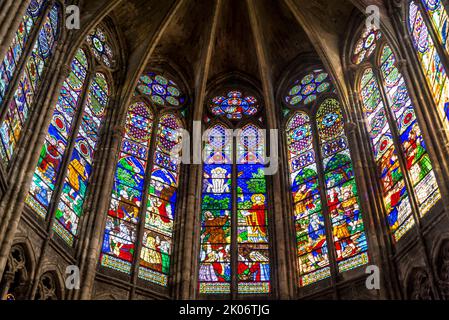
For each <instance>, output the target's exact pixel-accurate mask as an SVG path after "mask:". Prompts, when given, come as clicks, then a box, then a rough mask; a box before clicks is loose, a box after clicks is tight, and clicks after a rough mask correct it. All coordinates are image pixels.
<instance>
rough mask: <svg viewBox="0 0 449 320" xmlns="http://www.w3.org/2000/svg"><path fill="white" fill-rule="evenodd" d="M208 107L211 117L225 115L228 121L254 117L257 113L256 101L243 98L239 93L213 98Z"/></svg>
mask: <svg viewBox="0 0 449 320" xmlns="http://www.w3.org/2000/svg"><path fill="white" fill-rule="evenodd" d="M209 107H210V110H211V112H212V114H213V115H215V116H223V115H225V116H226V117H227V118H228V119H230V120H240V119H242V118H243V116H254V115H255V114H256V113H257V112H258V111H259V103H258V101H257V99H256V98H255V97H253V96H245V95H244V94H243V93H242V92H240V91H230V92H228V93H227V95H226V96H217V97H215V98H214V99H212V101H211V102H210V106H209Z"/></svg>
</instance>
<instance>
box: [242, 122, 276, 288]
mask: <svg viewBox="0 0 449 320" xmlns="http://www.w3.org/2000/svg"><path fill="white" fill-rule="evenodd" d="M264 158H265V137H264V133H263V131H262V130H261V129H260V128H259V127H257V126H255V125H253V124H249V125H246V126H245V127H243V129H242V130H241V131H240V133H239V135H238V137H237V181H236V182H237V221H238V225H237V244H238V245H237V246H238V252H237V256H238V258H237V260H238V262H237V264H238V266H237V270H236V271H237V278H238V289H237V290H238V293H240V294H267V293H270V292H271V287H270V257H269V239H268V207H267V202H268V201H267V186H266V178H265V171H264V163H265V161H264Z"/></svg>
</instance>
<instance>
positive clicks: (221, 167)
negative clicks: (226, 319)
mask: <svg viewBox="0 0 449 320" xmlns="http://www.w3.org/2000/svg"><path fill="white" fill-rule="evenodd" d="M207 137H208V138H207V142H206V143H205V145H204V150H205V154H204V167H203V190H202V204H201V249H200V271H199V291H200V293H202V294H229V293H230V292H231V216H232V209H233V205H232V195H231V193H232V190H231V183H232V152H233V150H232V131H231V130H229V129H228V128H227V127H225V126H224V125H221V124H217V125H215V126H213V127H211V128H209V130H208V132H207Z"/></svg>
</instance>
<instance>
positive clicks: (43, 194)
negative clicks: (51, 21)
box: [26, 49, 88, 218]
mask: <svg viewBox="0 0 449 320" xmlns="http://www.w3.org/2000/svg"><path fill="white" fill-rule="evenodd" d="M87 69H88V65H87V58H86V55H85V53H84V51H83V50H81V49H80V50H78V52H77V54H76V57H75V58H74V59H73V61H72V63H71V72H70V75H69V77H68V78H67V79H66V80H65V81H64V83H63V85H62V88H61V91H60V96H59V99H58V103H57V104H56V108H55V111H54V112H53V117H52V121H51V124H50V126H49V128H48V134H47V136H46V138H45V142H44V145H43V147H42V150H41V154H40V157H39V161H38V164H37V168H36V171H35V173H34V175H33V182H32V184H31V188H30V192H29V195H28V197H27V198H26V202H27V203H28V204H29V205H30V207H31V208H33V210H34V211H35V212H36V213H37V214H39V215H40V216H41V217H42V218H46V216H47V211H48V209H49V205H50V201H51V198H52V195H53V192H54V190H55V186H56V180H57V178H58V173H59V170H60V168H61V164H62V160H63V155H64V154H65V152H66V149H67V146H68V143H69V138H70V135H71V133H72V132H73V130H74V128H73V127H74V124H75V121H76V119H75V118H76V114H77V110H78V108H79V104H80V99H81V94H82V90H83V87H84V85H85V82H86V75H87Z"/></svg>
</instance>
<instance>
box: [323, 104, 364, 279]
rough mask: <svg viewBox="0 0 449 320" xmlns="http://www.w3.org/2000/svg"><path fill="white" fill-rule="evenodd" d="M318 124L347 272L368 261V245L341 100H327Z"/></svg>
mask: <svg viewBox="0 0 449 320" xmlns="http://www.w3.org/2000/svg"><path fill="white" fill-rule="evenodd" d="M316 121H317V127H318V136H319V139H320V149H321V157H322V159H323V169H324V182H325V184H326V197H327V206H328V209H329V215H330V219H331V222H332V235H333V237H334V240H333V241H334V246H335V250H336V258H337V262H338V271H339V272H344V271H347V270H351V269H354V268H356V267H359V266H361V265H364V264H366V263H367V262H368V254H367V250H368V245H367V242H366V235H365V227H364V224H363V220H362V213H361V206H360V200H359V196H358V190H357V185H356V182H355V178H354V169H353V166H352V160H351V155H350V152H349V145H348V139H347V137H346V135H345V132H344V119H343V114H342V113H341V106H340V103H339V102H338V100H336V99H334V98H329V99H326V100H324V101H323V102H322V103H321V105H320V107H319V109H318V112H317V115H316Z"/></svg>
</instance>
